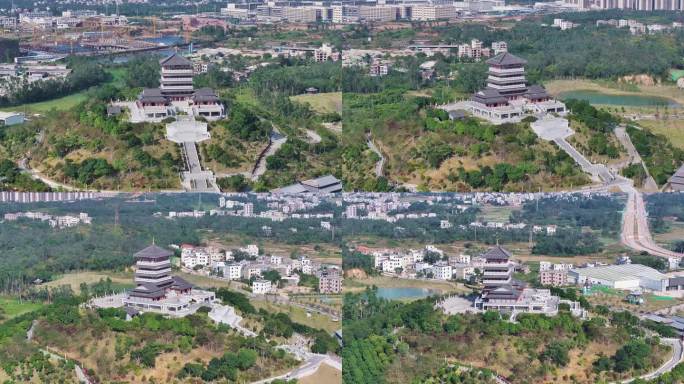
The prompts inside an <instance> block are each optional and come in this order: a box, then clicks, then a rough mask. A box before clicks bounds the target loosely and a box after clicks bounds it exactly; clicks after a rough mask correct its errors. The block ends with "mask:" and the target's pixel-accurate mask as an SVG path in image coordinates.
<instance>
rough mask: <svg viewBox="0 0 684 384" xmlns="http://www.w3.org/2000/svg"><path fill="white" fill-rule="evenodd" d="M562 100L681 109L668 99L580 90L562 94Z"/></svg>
mask: <svg viewBox="0 0 684 384" xmlns="http://www.w3.org/2000/svg"><path fill="white" fill-rule="evenodd" d="M558 98H559V99H561V100H566V99H578V100H586V101H588V102H589V103H591V104H602V105H622V106H626V107H654V106H668V107H670V108H679V107H681V105H680V104H678V103H677V102H676V101H674V100H672V99H668V98H667V97H658V96H646V95H639V94H634V95H625V94H621V95H609V94H607V93H602V92H599V91H593V90H588V89H580V90H576V91H566V92H561V93H560V94H559V95H558Z"/></svg>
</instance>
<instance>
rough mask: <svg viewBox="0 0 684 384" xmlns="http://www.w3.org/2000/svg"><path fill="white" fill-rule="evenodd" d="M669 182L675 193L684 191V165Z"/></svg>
mask: <svg viewBox="0 0 684 384" xmlns="http://www.w3.org/2000/svg"><path fill="white" fill-rule="evenodd" d="M669 182H670V187H671V188H672V189H674V190H675V191H684V164H683V165H682V166H681V167H680V168H679V169H678V170H677V172H675V173H674V175H672V177H670V180H669Z"/></svg>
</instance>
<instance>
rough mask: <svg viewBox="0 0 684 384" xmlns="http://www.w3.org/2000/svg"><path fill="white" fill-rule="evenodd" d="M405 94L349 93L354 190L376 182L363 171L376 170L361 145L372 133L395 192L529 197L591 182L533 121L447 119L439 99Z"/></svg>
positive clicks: (348, 163)
mask: <svg viewBox="0 0 684 384" xmlns="http://www.w3.org/2000/svg"><path fill="white" fill-rule="evenodd" d="M405 91H406V90H405V89H401V88H392V89H387V90H383V91H382V92H379V93H373V94H359V93H345V94H344V106H343V107H344V113H343V127H344V130H345V132H347V135H348V138H347V146H346V150H345V152H348V153H349V154H350V156H345V157H343V158H342V160H343V166H344V167H345V168H348V169H350V170H352V169H353V170H355V172H354V173H353V174H350V176H349V177H348V178H347V180H346V181H347V183H348V184H351V186H352V187H353V188H363V189H366V188H364V187H366V186H368V185H369V184H370V183H369V178H372V177H373V175H372V174H370V173H369V172H368V171H366V172H361V171H360V170H363V169H367V167H368V164H370V165H371V166H372V164H373V162H372V160H373V159H374V157H373V156H374V154H373V153H372V152H370V151H368V150H367V149H366V146H365V143H364V141H365V140H364V137H365V135H367V134H369V133H370V134H371V135H372V136H373V137H375V138H377V140H378V143H379V144H378V145H379V146H380V147H381V149H382V151H383V153H384V154H385V155H386V156H387V157H388V159H387V165H386V169H387V171H388V174H389V178H390V182H391V183H394V184H396V185H397V187H398V188H400V187H401V184H402V181H406V182H413V183H417V184H418V188H419V190H446V191H458V192H463V191H470V190H492V191H523V190H524V191H530V190H538V189H539V188H540V187H542V188H545V189H546V188H549V187H554V186H570V185H581V184H584V183H586V182H587V178H586V176H585V175H584V174H583V173H582V172H581V171H580V170H579V169H578V168H577V167H576V166H575V164H574V162H573V161H572V159H571V158H570V157H569V156H568V155H567V154H565V152H563V151H559V150H557V149H556V148H554V147H552V146H550V145H549V144H547V143H545V142H542V141H541V140H539V139H538V138H537V136H536V135H535V134H534V132H533V131H532V129H531V128H530V126H529V124H530V121H531V120H529V119H528V120H526V121H524V122H521V123H517V124H502V125H492V124H489V123H484V122H481V121H479V120H476V119H465V120H450V119H449V117H448V115H447V113H446V112H445V111H443V110H439V109H435V108H434V107H433V105H434V103H435V100H434V99H432V98H429V97H423V96H413V95H410V94H407V93H406V92H405ZM352 154H353V155H352ZM351 175H353V177H352V176H351ZM370 185H371V186H372V184H370Z"/></svg>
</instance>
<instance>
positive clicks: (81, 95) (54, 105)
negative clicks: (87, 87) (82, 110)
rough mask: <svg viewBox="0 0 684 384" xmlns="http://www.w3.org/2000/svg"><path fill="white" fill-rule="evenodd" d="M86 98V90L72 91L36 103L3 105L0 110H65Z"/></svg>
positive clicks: (31, 111) (28, 112)
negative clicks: (57, 97) (66, 94)
mask: <svg viewBox="0 0 684 384" xmlns="http://www.w3.org/2000/svg"><path fill="white" fill-rule="evenodd" d="M87 98H88V96H87V95H86V92H85V91H83V92H78V93H74V94H73V95H69V96H64V97H60V98H59V99H54V100H48V101H41V102H38V103H30V104H24V105H18V106H15V107H4V108H0V111H17V112H24V113H26V114H32V113H33V114H35V113H38V114H42V113H46V112H48V111H50V110H52V109H56V110H62V111H63V110H67V109H71V108H73V107H75V106H77V105H78V104H80V103H82V102H83V101H85V100H86V99H87Z"/></svg>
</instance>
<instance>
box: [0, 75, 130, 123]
mask: <svg viewBox="0 0 684 384" xmlns="http://www.w3.org/2000/svg"><path fill="white" fill-rule="evenodd" d="M109 73H110V74H111V75H112V78H111V80H110V81H109V84H113V85H115V86H117V87H122V86H124V77H125V76H126V69H125V68H113V69H110V70H109ZM87 98H88V95H87V91H81V92H77V93H74V94H71V95H68V96H64V97H60V98H58V99H54V100H47V101H41V102H38V103H29V104H24V105H17V106H14V107H3V108H0V111H18V112H24V113H26V114H31V113H38V114H42V113H46V112H48V111H51V110H52V109H56V110H58V111H64V110H67V109H71V108H73V107H75V106H77V105H78V104H80V103H82V102H83V101H85V100H86V99H87Z"/></svg>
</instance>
